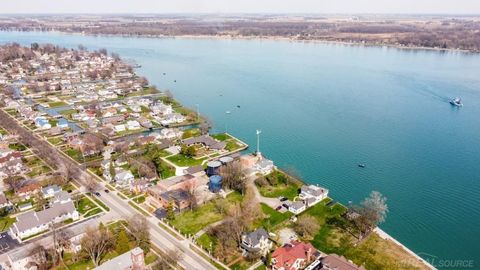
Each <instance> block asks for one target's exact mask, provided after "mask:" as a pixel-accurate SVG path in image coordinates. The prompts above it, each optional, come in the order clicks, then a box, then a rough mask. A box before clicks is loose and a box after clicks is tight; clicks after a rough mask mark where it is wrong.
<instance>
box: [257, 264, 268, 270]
mask: <svg viewBox="0 0 480 270" xmlns="http://www.w3.org/2000/svg"><path fill="white" fill-rule="evenodd" d="M255 270H267V267H266V266H265V265H263V264H262V265H260V266H259V267H257V268H255Z"/></svg>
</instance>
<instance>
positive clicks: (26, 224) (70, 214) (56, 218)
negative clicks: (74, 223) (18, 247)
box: [10, 201, 80, 242]
mask: <svg viewBox="0 0 480 270" xmlns="http://www.w3.org/2000/svg"><path fill="white" fill-rule="evenodd" d="M79 217H80V216H79V214H78V212H77V210H76V209H75V206H74V205H73V202H72V201H68V202H65V203H61V202H57V203H54V204H52V206H51V207H50V208H47V209H45V210H42V211H39V212H34V211H30V212H26V213H23V214H20V215H18V216H17V221H16V222H15V223H14V224H13V225H12V227H11V228H10V235H12V237H14V238H16V239H17V240H18V241H19V242H21V241H22V239H24V238H27V237H29V236H32V235H34V234H38V233H40V232H43V231H46V230H48V228H49V226H50V225H51V224H52V223H59V222H62V221H65V220H67V219H70V218H71V219H73V220H77V219H79Z"/></svg>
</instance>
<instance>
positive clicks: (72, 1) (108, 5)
mask: <svg viewBox="0 0 480 270" xmlns="http://www.w3.org/2000/svg"><path fill="white" fill-rule="evenodd" d="M8 13H17V14H18V13H20V14H21V13H390V14H391V13H422V14H426V13H429V14H432V13H433V14H439V13H441V14H480V0H0V14H8Z"/></svg>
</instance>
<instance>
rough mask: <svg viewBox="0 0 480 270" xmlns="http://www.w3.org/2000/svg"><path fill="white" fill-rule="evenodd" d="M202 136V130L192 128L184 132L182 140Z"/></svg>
mask: <svg viewBox="0 0 480 270" xmlns="http://www.w3.org/2000/svg"><path fill="white" fill-rule="evenodd" d="M200 135H202V133H201V132H200V129H198V128H191V129H187V130H185V131H183V135H182V139H187V138H191V137H197V136H200Z"/></svg>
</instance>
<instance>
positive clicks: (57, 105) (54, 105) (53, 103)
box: [48, 101, 67, 108]
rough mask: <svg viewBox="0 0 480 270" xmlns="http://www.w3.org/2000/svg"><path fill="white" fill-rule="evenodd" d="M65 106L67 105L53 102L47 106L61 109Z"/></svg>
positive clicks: (61, 102)
mask: <svg viewBox="0 0 480 270" xmlns="http://www.w3.org/2000/svg"><path fill="white" fill-rule="evenodd" d="M66 105H67V103H65V102H63V101H55V102H50V103H48V106H50V108H54V107H61V106H66Z"/></svg>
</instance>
